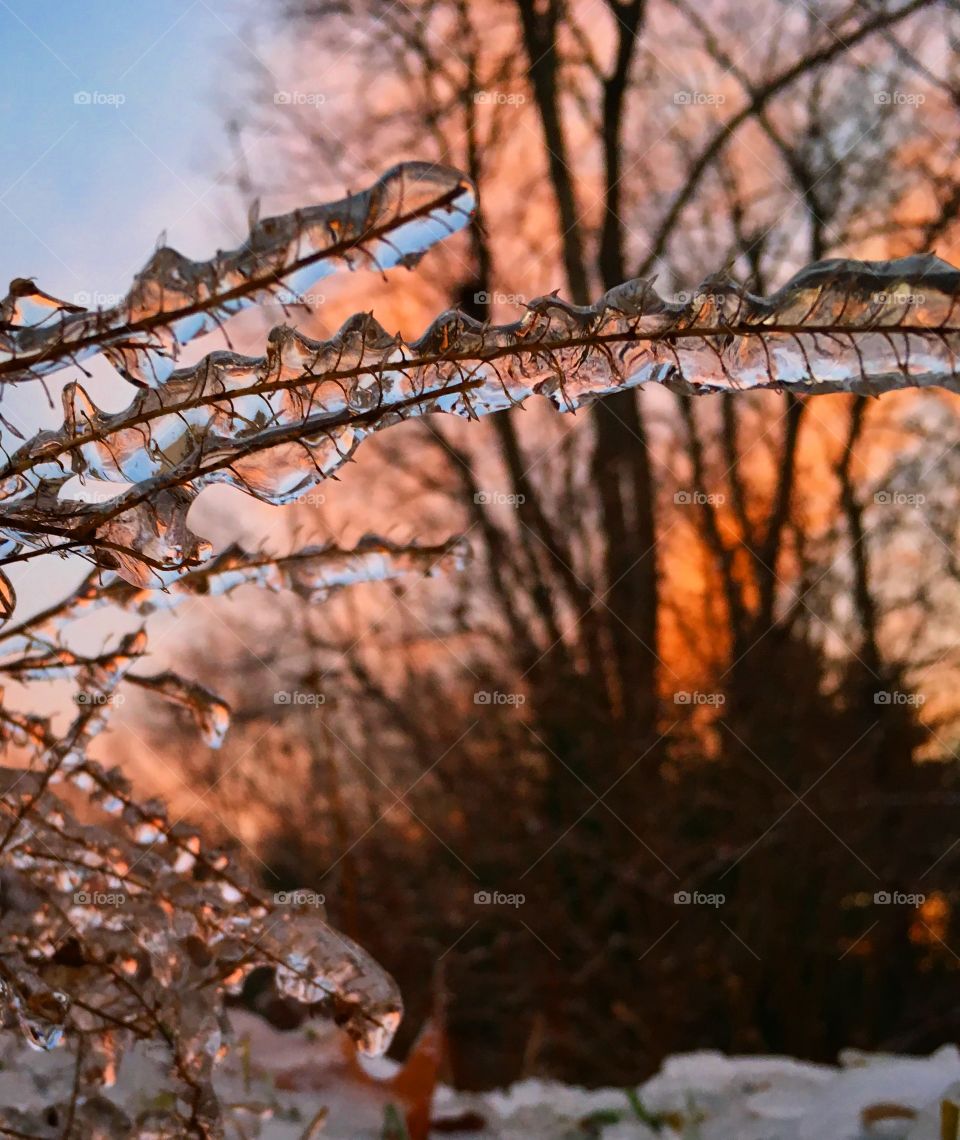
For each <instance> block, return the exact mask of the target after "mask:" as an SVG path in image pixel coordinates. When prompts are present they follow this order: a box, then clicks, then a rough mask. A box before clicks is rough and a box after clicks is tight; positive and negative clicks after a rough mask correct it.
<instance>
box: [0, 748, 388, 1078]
mask: <svg viewBox="0 0 960 1140" xmlns="http://www.w3.org/2000/svg"><path fill="white" fill-rule="evenodd" d="M38 743H39V742H38ZM69 779H70V781H71V782H72V783H73V784H75V785H76V786H77V787H78V788H80V789H82V790H85V791H87V792H88V793H89V795H90V799H91V800H92V802H93V804H94V805H99V808H100V811H101V813H102V815H103V820H102V821H100V820H98V819H93V820H92V821H91V820H90V819H89V818H87V817H86V816H85V817H84V820H83V821H81V820H79V819H77V818H75V817H74V815H73V814H72V812H71V809H70V808H69V807H68V806H67V804H66V802H65V801H63V800H61V799H59V798H58V797H57V796H56V795H55V794H54V793H53V791H52V790H51V787H50V782H49V779H48V778H46V777H45V776H44V773H43V772H42V771H36V770H35V771H26V770H21V769H12V768H5V769H0V808H2V816H3V826H2V829H0V850H2V851H3V852H4V864H5V872H4V874H5V882H4V900H5V905H4V907H3V909H2V911H0V938H2V940H3V945H4V956H3V960H2V963H0V1003H2V1004H3V1005H4V1006H6V1008H7V1009H8V1010H10V1012H11V1014H12V1015H13V1016H14V1017H15V1020H16V1021H17V1023H18V1024H19V1025H20V1027H21V1031H22V1032H23V1034H24V1036H25V1038H26V1039H27V1041H28V1042H29V1043H30V1044H31V1045H32V1046H34V1047H38V1048H52V1047H53V1046H54V1045H55V1044H56V1043H57V1042H58V1041H59V1040H60V1039H61V1037H62V1036H63V1035H64V1034H65V1035H66V1036H67V1037H69V1036H70V1034H71V1032H73V1031H75V1030H80V1031H83V1032H84V1033H85V1034H90V1033H107V1032H113V1031H115V1030H116V1026H117V1025H118V1024H122V1025H128V1026H129V1027H131V1029H130V1031H131V1032H132V1030H133V1029H135V1028H137V1027H138V1025H140V1022H141V1020H142V1019H143V1018H144V1016H145V1011H148V1010H152V1011H153V1013H151V1017H152V1016H154V1014H155V1015H156V1016H157V1017H159V1018H160V1020H161V1021H162V1022H163V1023H164V1024H165V1025H167V1026H169V1027H170V1031H171V1033H172V1035H173V1040H172V1042H171V1043H170V1044H171V1048H172V1049H173V1052H174V1056H175V1058H177V1060H178V1067H177V1070H176V1071H177V1072H179V1073H180V1075H181V1076H182V1078H183V1080H184V1081H189V1082H191V1083H192V1085H193V1089H194V1093H195V1094H199V1093H200V1092H202V1093H203V1095H204V1096H212V1085H211V1083H210V1081H211V1076H212V1069H213V1063H214V1061H215V1060H216V1059H217V1057H218V1056H219V1055H220V1051H221V1047H222V1033H221V1023H220V1011H221V1009H222V1001H223V996H224V995H225V993H226V992H227V991H228V990H232V991H236V990H237V989H238V988H239V986H240V984H241V983H242V980H243V978H244V977H245V976H246V975H247V974H248V973H249V972H250V970H252V969H253V968H254V967H255V966H258V965H260V966H269V967H272V968H274V969H275V970H276V973H277V979H278V985H279V986H280V988H281V990H282V991H283V992H285V993H288V994H290V995H291V996H293V997H295V998H296V999H297V1000H300V1001H304V1002H306V1003H309V1004H312V1005H317V1004H319V1005H320V1006H321V1007H322V1008H323V1009H325V1010H326V1011H327V1012H329V1013H330V1014H331V1015H332V1016H335V1017H336V1019H337V1021H338V1022H339V1023H340V1024H342V1025H344V1026H345V1027H346V1028H347V1030H348V1031H349V1032H350V1034H351V1035H352V1036H353V1037H354V1038H355V1040H356V1041H357V1043H358V1045H359V1047H360V1048H361V1049H363V1050H365V1051H368V1052H371V1053H380V1052H382V1051H383V1050H384V1049H386V1047H387V1046H388V1045H389V1043H390V1040H391V1038H392V1036H393V1032H394V1030H395V1029H396V1026H397V1023H398V1021H399V1018H400V1012H401V1004H400V998H399V994H398V992H397V989H396V986H395V985H394V983H393V981H392V979H391V978H390V977H389V976H388V975H387V974H385V973H384V972H383V971H382V970H381V969H380V968H379V967H378V966H377V965H376V964H375V963H374V962H373V961H372V959H370V957H369V956H368V955H367V954H365V953H364V951H362V950H361V949H360V948H359V947H358V946H356V945H355V944H354V943H352V942H351V941H350V940H349V939H347V938H344V937H343V936H342V935H340V934H338V933H337V932H336V931H334V930H333V929H332V928H331V927H330V926H329V925H328V924H327V923H326V921H325V919H324V916H323V914H322V912H321V911H320V910H318V909H317V908H303V907H291V906H289V905H286V896H270V895H268V894H267V893H265V892H263V891H262V890H261V889H260V888H259V887H258V886H257V885H256V875H255V873H254V872H253V871H252V870H250V869H247V868H246V867H245V866H243V865H241V864H240V862H239V861H238V860H237V859H235V858H232V857H227V855H226V853H225V852H222V851H218V850H216V849H210V850H208V849H206V847H205V846H204V844H203V843H202V842H201V840H200V837H199V833H198V832H196V831H195V830H193V829H192V828H190V827H188V826H186V825H185V824H183V823H175V822H173V821H171V819H170V817H169V815H168V813H167V811H166V808H165V806H164V805H163V804H162V803H161V802H160V801H156V800H154V801H148V802H146V803H143V804H139V803H137V802H136V801H135V800H134V799H133V798H132V794H131V787H130V783H129V781H128V780H127V779H126V777H124V776H123V774H122V773H121V772H120V771H119V769H111V770H107V769H105V768H103V767H102V766H101V765H100V764H98V763H97V762H96V761H93V760H83V761H82V762H81V763H80V764H79V765H78V766H77V767H75V768H74V769H72V771H70V773H69ZM109 820H112V822H108V821H109ZM201 998H202V1000H201ZM140 1027H141V1028H143V1029H146V1028H147V1025H146V1023H144V1024H143V1025H142V1026H140ZM120 1037H121V1038H122V1039H127V1038H128V1037H129V1033H128V1032H127V1031H121V1033H120ZM102 1080H103V1073H102V1072H101V1069H100V1068H98V1067H95V1071H94V1072H93V1073H92V1074H91V1076H90V1081H91V1086H92V1088H91V1091H92V1089H95V1088H97V1087H100V1086H101V1084H102ZM189 1093H190V1089H189V1088H187V1089H185V1090H184V1092H183V1093H182V1095H184V1096H187V1095H188V1094H189Z"/></svg>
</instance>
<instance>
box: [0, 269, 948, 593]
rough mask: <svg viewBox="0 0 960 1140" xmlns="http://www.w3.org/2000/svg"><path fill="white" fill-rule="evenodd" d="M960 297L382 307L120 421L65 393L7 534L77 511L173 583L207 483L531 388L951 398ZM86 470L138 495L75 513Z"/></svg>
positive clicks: (270, 481)
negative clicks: (420, 319) (72, 484)
mask: <svg viewBox="0 0 960 1140" xmlns="http://www.w3.org/2000/svg"><path fill="white" fill-rule="evenodd" d="M958 296H960V272H958V271H957V270H956V269H954V268H953V267H952V266H950V265H948V264H947V263H945V262H943V261H940V260H938V259H937V258H935V257H932V256H929V255H924V256H917V257H908V258H903V259H901V260H899V261H888V262H855V261H843V260H834V261H826V262H818V263H817V264H815V265H812V266H809V267H808V268H807V269H805V270H803V271H802V272H800V273H799V274H797V276H796V277H794V278H793V279H792V280H791V281H790V282H789V283H788V284H787V285H785V286H784V287H783V288H782V289H781V290H779V291H778V292H777V293H775V294H774V295H773V296H771V297H769V298H762V297H757V296H754V295H752V294H751V293H749V292H747V291H746V290H745V289H743V288H742V287H741V286H739V285H737V284H736V283H735V282H733V281H730V280H728V279H725V278H718V277H714V278H710V279H708V280H707V281H706V282H705V283H704V284H703V285H702V286H701V288H700V289H699V290H698V291H696V292H695V293H694V294H692V296H691V298H690V299H689V300H686V301H684V302H680V301H669V300H664V299H663V298H661V297H660V296H659V295H658V294H657V293H656V292H655V291H654V289H653V286H652V284H651V283H650V282H649V281H644V280H636V281H630V282H626V283H625V284H623V285H619V286H617V287H616V288H614V289H611V290H610V291H609V292H608V293H606V294H605V295H604V296H603V297H602V298H601V299H600V300H599V301H598V302H597V303H596V304H594V305H591V306H575V305H571V304H568V303H567V302H565V301H563V300H561V299H560V298H558V297H556V296H549V297H540V298H537V299H535V300H533V301H531V302H530V303H529V304H528V305H527V312H526V313H525V314H524V316H523V317H522V318H521V319H520V320H519V321H516V322H514V323H513V324H508V325H500V326H488V325H483V324H480V323H479V322H477V321H475V320H473V319H471V318H470V317H468V316H466V315H464V314H463V313H459V312H456V311H451V312H447V313H443V314H442V315H441V316H440V317H438V318H437V320H436V321H434V323H433V324H432V325H431V326H430V327H429V328H428V329H427V331H426V332H425V333H424V334H423V335H422V336H421V337H420V338H418V339H417V340H414V341H411V342H405V341H403V340H402V339H401V338H400V337H399V336H397V335H393V334H391V333H388V332H387V331H386V329H384V328H383V327H382V326H381V325H380V324H378V323H377V321H376V320H375V319H374V318H373V317H372V316H371V315H369V314H357V315H356V316H354V317H351V318H350V319H349V320H348V321H347V322H346V323H345V324H344V325H343V327H342V328H341V329H340V331H339V332H338V333H337V334H336V335H335V336H334V337H332V338H331V339H329V340H326V341H316V340H312V339H310V338H308V337H305V336H303V335H301V334H300V333H298V332H297V331H296V330H294V329H291V328H289V327H286V326H281V327H278V328H275V329H274V330H273V332H272V333H271V334H270V338H269V342H268V347H267V352H266V354H265V355H264V356H262V357H245V356H240V355H238V354H236V353H232V352H214V353H211V354H210V355H209V356H207V357H206V358H205V359H204V360H203V361H201V362H200V363H199V364H197V365H196V366H195V367H193V368H189V369H184V370H181V371H179V372H176V373H174V374H173V376H172V377H171V378H170V380H169V381H168V382H167V383H166V384H164V385H163V386H162V387H161V388H158V389H152V390H145V391H142V392H140V393H139V394H138V395H137V396H136V397H135V398H134V400H133V401H132V402H131V404H130V405H129V406H128V407H127V408H125V409H124V410H123V411H121V412H117V413H113V414H107V413H103V412H100V411H99V410H98V409H97V408H96V407H95V406H94V405H93V403H92V402H91V401H90V399H89V398H88V397H87V395H86V393H85V392H84V391H83V389H82V388H80V387H79V386H78V385H69V386H68V387H67V389H66V390H65V391H64V423H63V427H62V428H61V429H59V430H58V431H48V432H41V433H39V434H38V435H37V436H35V437H34V438H33V439H31V440H29V441H28V442H27V443H25V444H24V445H23V447H21V448H20V449H19V450H18V451H17V452H16V453H15V454H14V455H13V456H12V457H11V459H10V460H9V462H8V463H7V464H6V465H5V466H4V468H3V469H2V470H0V495H2V513H0V522H2V524H3V533H5V535H6V537H7V538H8V539H9V541H11V542H21V543H28V544H35V543H36V541H37V540H36V537H35V536H36V534H37V532H38V531H40V532H43V531H44V530H47V531H49V532H53V533H56V527H57V526H60V527H61V528H63V525H64V519H71V520H73V522H72V524H71V525H70V527H69V528H68V529H69V531H70V534H69V535H68V538H70V540H71V541H73V542H74V543H77V544H81V545H82V546H83V549H84V550H87V551H89V552H90V553H91V556H94V557H96V559H97V561H98V562H100V564H101V565H105V566H108V567H110V568H112V569H115V570H116V571H117V573H118V574H120V575H121V576H122V577H124V578H125V579H126V580H127V581H129V582H131V583H132V584H134V585H138V586H158V585H165V584H169V583H170V582H171V581H174V580H175V579H176V578H177V576H178V575H179V574H181V573H183V572H184V571H185V570H189V569H191V568H192V567H195V566H196V565H197V564H199V563H200V562H202V561H203V559H204V557H205V556H206V554H207V549H206V548H205V546H204V544H203V542H202V540H200V539H198V538H196V536H194V535H191V534H190V532H189V530H188V529H187V527H186V522H185V519H186V513H187V510H188V509H189V506H190V503H191V502H192V500H193V498H194V497H195V496H196V495H197V494H198V493H199V492H200V491H201V490H202V489H203V488H204V487H206V486H209V485H210V484H213V483H227V484H229V485H231V486H233V487H237V488H238V489H240V490H241V491H245V492H247V493H248V494H251V495H253V496H255V497H256V498H258V499H261V500H263V501H264V502H268V503H274V504H284V503H289V502H291V501H293V500H294V499H296V498H297V497H299V496H300V495H302V494H304V493H305V492H307V491H308V490H309V489H310V488H311V487H313V486H314V485H315V484H317V483H318V482H320V481H322V480H323V479H325V478H327V477H329V476H330V475H332V474H334V473H335V472H336V471H337V470H338V469H339V468H340V467H341V466H342V465H343V463H345V462H346V461H347V460H348V459H349V458H350V456H351V455H352V453H353V452H354V450H355V449H356V448H357V446H358V445H359V444H360V442H361V441H362V440H363V439H364V438H366V437H367V436H368V435H370V434H371V433H373V432H375V431H378V430H380V429H382V428H384V427H388V426H389V425H390V424H392V423H395V422H397V421H399V420H401V419H404V418H406V417H408V416H415V415H424V414H427V413H431V412H450V413H454V414H457V415H461V416H467V417H473V416H478V415H482V414H487V413H491V412H496V411H501V410H503V409H505V408H508V407H510V406H511V405H513V404H516V403H519V402H522V401H523V400H525V399H526V398H528V397H529V396H531V395H535V394H536V395H543V396H546V397H548V398H549V399H550V400H552V401H553V402H554V404H555V405H556V406H557V408H558V409H559V410H560V411H572V410H575V409H576V408H578V407H581V406H583V405H584V404H587V403H589V402H591V401H592V400H594V399H596V398H598V397H600V396H603V395H606V394H609V393H611V392H613V391H616V390H618V389H622V388H625V387H632V386H636V385H640V384H644V383H659V384H663V385H665V386H667V387H669V388H672V389H674V390H676V391H680V392H693V393H710V392H731V391H744V390H754V389H760V388H778V389H790V390H793V391H796V392H798V393H800V394H809V393H813V392H836V391H851V392H867V393H877V392H882V391H887V390H891V389H894V388H900V387H906V386H915V387H925V386H931V385H939V386H942V387H947V388H956V387H957V372H956V363H955V362H956V360H957V355H958V350H960V324H958V317H960V312H958V305H957V300H958ZM75 474H78V475H85V474H89V475H92V476H94V477H96V478H98V479H102V480H105V481H108V482H110V481H113V482H123V483H134V484H136V485H135V486H134V487H133V488H132V489H130V490H128V491H126V492H123V493H121V494H120V495H118V497H117V498H116V499H114V500H111V501H110V502H108V503H105V504H86V503H85V504H77V503H71V502H64V501H62V500H60V499H59V498H58V497H57V496H58V493H59V488H60V487H61V486H62V485H63V483H65V482H66V481H67V480H68V479H69V478H71V477H72V476H73V475H75ZM78 520H79V521H78ZM18 524H22V525H18ZM124 546H127V547H128V549H129V553H128V554H127V555H126V556H125V557H124V556H123V555H122V554H120V553H118V552H117V549H116V548H117V547H124Z"/></svg>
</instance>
